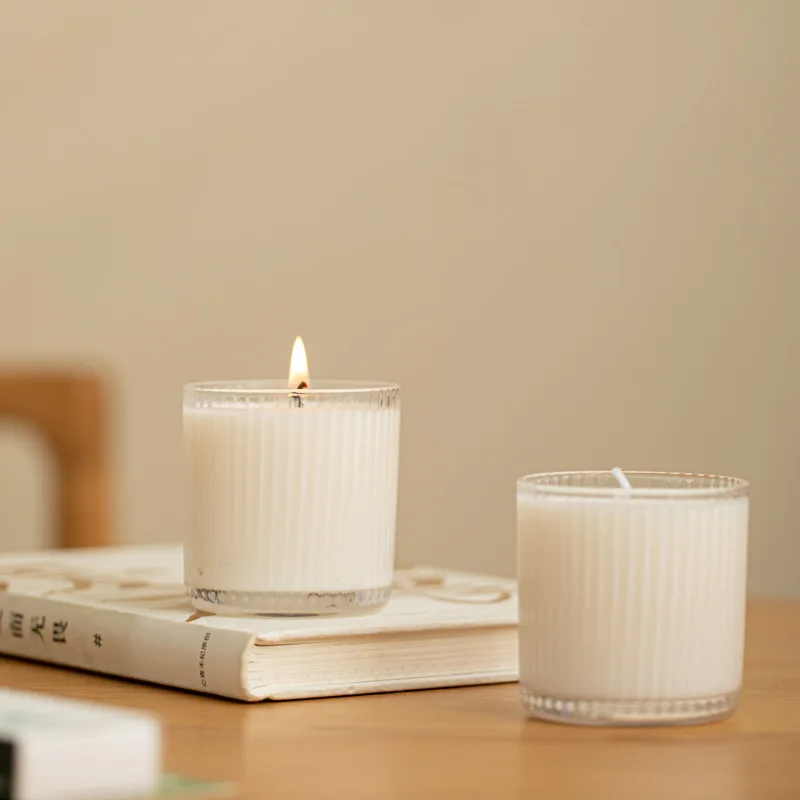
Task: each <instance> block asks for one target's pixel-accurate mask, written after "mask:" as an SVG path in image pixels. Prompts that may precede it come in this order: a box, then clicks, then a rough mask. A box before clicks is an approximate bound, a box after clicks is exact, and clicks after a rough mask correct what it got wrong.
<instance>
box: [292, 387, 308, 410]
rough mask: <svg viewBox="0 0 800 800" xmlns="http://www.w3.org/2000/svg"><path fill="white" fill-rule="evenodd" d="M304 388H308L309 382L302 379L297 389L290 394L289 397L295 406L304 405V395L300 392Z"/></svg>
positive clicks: (300, 406)
mask: <svg viewBox="0 0 800 800" xmlns="http://www.w3.org/2000/svg"><path fill="white" fill-rule="evenodd" d="M303 389H308V384H307V383H306V382H305V381H300V383H299V384H298V386H297V391H296V392H292V393H291V394H290V395H289V399H290V400H291V403H292V406H294V408H302V407H303V395H301V394H300V392H301V391H302V390H303Z"/></svg>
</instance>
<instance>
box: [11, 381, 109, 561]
mask: <svg viewBox="0 0 800 800" xmlns="http://www.w3.org/2000/svg"><path fill="white" fill-rule="evenodd" d="M108 416H109V415H108V408H107V397H106V391H105V385H104V382H103V381H102V379H101V378H100V377H98V376H97V375H93V374H81V373H77V372H73V371H48V370H41V371H39V370H30V371H24V370H14V371H4V370H0V417H12V418H15V419H18V420H21V421H22V422H24V423H27V424H29V425H31V426H32V427H33V428H35V429H36V431H38V433H39V434H41V436H42V437H43V438H44V440H45V441H46V442H47V444H48V445H49V448H50V451H51V452H52V454H53V456H54V458H55V462H56V471H57V502H56V537H55V541H54V542H53V544H54V545H55V546H57V547H99V546H104V545H107V544H109V543H110V541H111V532H110V529H109V509H110V497H109V495H110V475H109V470H110V464H109V453H108V441H109V435H108Z"/></svg>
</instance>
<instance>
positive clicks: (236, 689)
mask: <svg viewBox="0 0 800 800" xmlns="http://www.w3.org/2000/svg"><path fill="white" fill-rule="evenodd" d="M516 626H517V596H516V583H515V582H514V581H513V580H510V579H505V578H497V577H493V576H485V575H474V574H469V573H461V572H453V571H447V570H439V569H433V568H426V567H415V568H410V569H401V570H397V572H396V575H395V582H394V587H393V591H392V598H391V600H390V601H389V604H388V605H387V606H386V608H384V609H383V610H382V611H380V612H378V613H376V614H370V615H365V616H358V617H304V618H298V617H224V616H216V615H208V614H205V613H203V612H198V611H196V610H195V609H194V608H193V607H192V606H191V605H190V603H189V600H188V598H187V597H186V593H185V589H184V586H183V572H182V552H181V548H180V547H179V546H172V545H167V546H155V547H115V548H102V549H82V550H81V549H79V550H49V551H39V552H33V553H13V554H5V555H2V556H0V652H2V653H6V654H9V655H15V656H20V657H23V658H30V659H36V660H40V661H47V662H51V663H54V664H60V665H63V666H70V667H77V668H81V669H87V670H93V671H97V672H104V673H108V674H111V675H116V676H121V677H128V678H134V679H137V680H143V681H148V682H153V683H160V684H164V685H167V686H175V687H180V688H183V689H189V690H194V691H198V692H206V693H208V694H216V695H221V696H225V697H230V698H235V699H240V700H249V701H252V700H263V699H275V700H281V699H295V698H304V697H320V696H332V695H344V694H360V693H367V692H378V691H393V690H405V689H422V688H432V687H443V686H459V685H467V684H475V683H496V682H505V681H515V680H517V670H518V668H517V634H516ZM283 645H292V647H283Z"/></svg>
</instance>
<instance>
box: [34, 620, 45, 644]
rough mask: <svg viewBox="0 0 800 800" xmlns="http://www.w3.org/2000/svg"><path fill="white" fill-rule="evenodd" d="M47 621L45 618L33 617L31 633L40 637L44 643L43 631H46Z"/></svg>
mask: <svg viewBox="0 0 800 800" xmlns="http://www.w3.org/2000/svg"><path fill="white" fill-rule="evenodd" d="M45 622H46V620H45V618H44V617H33V619H31V633H33V634H35V635H36V636H38V637H39V638H40V639H41V640H42V641H44V634H43V633H42V631H43V630H44V624H45Z"/></svg>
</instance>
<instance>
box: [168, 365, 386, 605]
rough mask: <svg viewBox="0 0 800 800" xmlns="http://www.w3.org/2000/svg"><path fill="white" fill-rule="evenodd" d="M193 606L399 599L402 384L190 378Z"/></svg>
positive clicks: (186, 407)
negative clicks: (293, 384)
mask: <svg viewBox="0 0 800 800" xmlns="http://www.w3.org/2000/svg"><path fill="white" fill-rule="evenodd" d="M183 419H184V440H185V447H186V456H187V462H188V463H187V466H188V477H189V490H190V503H191V510H192V522H191V530H190V532H189V536H188V540H187V542H186V547H185V557H184V573H185V582H186V585H187V589H188V591H189V594H190V597H191V600H192V603H193V605H194V606H195V607H196V608H198V609H201V610H204V611H212V612H216V613H223V614H225V613H227V614H253V613H255V614H299V615H306V614H314V615H317V614H344V613H346V614H353V613H363V612H367V611H373V610H377V609H378V608H380V607H381V606H383V605H384V604H385V603H386V601H387V600H388V598H389V593H390V587H391V584H392V574H393V564H394V538H395V518H396V511H397V481H398V457H399V439H400V397H399V387H397V386H393V385H388V384H385V385H381V384H358V383H353V382H348V383H345V382H339V381H315V382H314V384H313V387H312V388H310V389H303V390H302V391H301V392H294V391H290V390H289V389H287V388H285V384H284V385H281V382H279V381H250V382H229V383H216V384H211V383H197V384H190V385H188V386H186V387H185V388H184V401H183Z"/></svg>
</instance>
